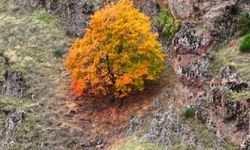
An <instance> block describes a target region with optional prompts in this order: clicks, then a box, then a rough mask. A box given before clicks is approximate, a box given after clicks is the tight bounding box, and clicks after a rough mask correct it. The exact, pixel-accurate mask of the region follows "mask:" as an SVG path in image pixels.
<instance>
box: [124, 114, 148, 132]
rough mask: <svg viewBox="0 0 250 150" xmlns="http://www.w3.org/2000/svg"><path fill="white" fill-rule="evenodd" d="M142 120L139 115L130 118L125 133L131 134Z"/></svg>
mask: <svg viewBox="0 0 250 150" xmlns="http://www.w3.org/2000/svg"><path fill="white" fill-rule="evenodd" d="M143 122H144V119H143V118H141V117H140V118H138V117H134V118H132V119H131V120H130V121H129V123H128V126H127V131H126V132H127V133H126V134H128V135H131V134H133V133H135V131H137V130H138V128H139V127H140V126H141V125H142V123H143Z"/></svg>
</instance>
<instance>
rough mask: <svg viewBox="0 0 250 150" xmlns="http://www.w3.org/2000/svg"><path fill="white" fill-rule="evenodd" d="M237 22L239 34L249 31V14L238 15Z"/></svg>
mask: <svg viewBox="0 0 250 150" xmlns="http://www.w3.org/2000/svg"><path fill="white" fill-rule="evenodd" d="M238 24H239V30H240V32H241V34H243V35H245V34H247V33H250V15H249V14H248V13H244V14H241V15H240V17H239V20H238Z"/></svg>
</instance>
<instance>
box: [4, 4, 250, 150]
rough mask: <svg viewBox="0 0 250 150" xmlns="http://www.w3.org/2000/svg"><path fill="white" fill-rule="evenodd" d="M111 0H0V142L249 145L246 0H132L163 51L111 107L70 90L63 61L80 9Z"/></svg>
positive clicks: (222, 148) (26, 145)
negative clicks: (152, 69) (151, 78)
mask: <svg viewBox="0 0 250 150" xmlns="http://www.w3.org/2000/svg"><path fill="white" fill-rule="evenodd" d="M114 1H115V2H116V0H113V1H112V0H92V1H91V0H75V1H70V0H53V1H50V0H15V1H14V0H13V1H12V0H8V1H7V0H0V45H1V46H0V90H1V91H2V92H1V94H0V150H2V149H3V150H12V149H16V150H23V149H24V150H25V149H32V150H33V149H34V150H36V149H46V150H47V149H51V150H52V149H58V150H64V149H65V150H68V149H77V150H78V149H83V150H85V149H86V150H95V149H107V150H109V149H114V150H135V149H143V150H144V149H147V150H158V149H159V150H163V149H170V150H189V149H190V150H193V149H197V150H203V149H204V150H208V149H213V150H238V149H242V150H249V149H250V133H249V132H250V124H249V123H250V120H249V119H250V88H249V86H250V75H249V74H250V71H249V70H250V67H249V65H250V53H242V52H240V50H239V47H240V45H241V42H242V40H243V35H242V34H241V33H240V28H239V26H240V25H239V18H240V16H241V15H242V14H245V13H249V12H250V1H248V0H134V3H135V7H137V8H138V9H139V10H140V11H141V12H143V13H145V14H146V15H148V16H150V18H151V20H152V24H153V29H152V30H153V31H155V32H159V35H160V36H159V37H160V38H159V41H161V43H162V50H163V51H164V52H165V53H167V54H168V55H169V56H170V57H169V58H168V59H167V60H166V66H165V71H164V73H163V75H162V77H161V79H160V81H158V82H156V83H149V84H148V85H147V87H146V88H145V90H144V91H143V92H140V93H135V94H134V95H130V96H128V97H127V98H126V99H125V100H124V104H123V105H122V106H119V107H118V105H117V104H113V105H109V104H108V103H105V104H99V103H95V102H91V101H88V100H83V98H81V97H77V96H75V95H74V94H73V93H72V92H71V91H70V89H69V88H68V87H69V84H70V77H69V74H68V73H67V72H66V71H65V68H64V64H63V62H64V60H65V57H66V55H67V52H68V49H69V47H70V44H71V42H72V41H73V40H74V39H75V38H76V37H80V38H82V37H83V36H84V34H85V28H86V27H88V26H89V19H90V16H91V15H92V14H93V13H94V12H95V11H97V10H99V9H101V8H102V7H103V6H105V5H106V4H108V3H110V2H114ZM168 12H169V13H168ZM162 16H163V17H164V16H167V17H168V18H170V20H171V19H172V21H170V23H169V22H167V23H169V24H174V25H175V28H173V29H172V30H170V31H171V32H170V31H169V32H168V31H167V33H165V32H166V30H163V29H162V25H161V24H160V23H159V22H160V21H159V19H161V18H162ZM249 28H250V26H249ZM170 35H172V36H170Z"/></svg>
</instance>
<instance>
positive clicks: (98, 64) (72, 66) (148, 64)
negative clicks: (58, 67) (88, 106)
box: [66, 0, 164, 98]
mask: <svg viewBox="0 0 250 150" xmlns="http://www.w3.org/2000/svg"><path fill="white" fill-rule="evenodd" d="M157 36H158V35H157V34H156V33H153V32H151V24H150V19H149V17H147V16H145V15H144V14H143V13H140V12H139V11H138V10H137V9H135V8H134V7H133V4H132V2H131V1H129V0H121V1H120V2H118V3H117V4H111V5H108V6H106V7H105V8H103V9H102V10H100V11H98V12H96V13H95V14H94V15H93V16H92V17H91V21H90V27H89V28H88V29H87V30H86V34H85V36H84V38H83V39H76V40H75V41H74V43H73V44H72V47H71V48H70V51H69V54H68V57H67V59H66V67H67V69H68V70H69V71H70V73H71V77H72V89H73V90H74V91H75V92H76V93H77V94H78V95H79V96H80V95H108V94H112V95H115V96H116V97H117V98H122V97H124V96H126V95H127V94H128V93H129V92H131V91H132V90H143V88H144V81H145V80H155V79H157V78H158V76H159V74H160V72H161V70H162V68H163V62H164V54H163V53H162V52H161V50H160V49H161V48H160V44H159V42H158V41H157Z"/></svg>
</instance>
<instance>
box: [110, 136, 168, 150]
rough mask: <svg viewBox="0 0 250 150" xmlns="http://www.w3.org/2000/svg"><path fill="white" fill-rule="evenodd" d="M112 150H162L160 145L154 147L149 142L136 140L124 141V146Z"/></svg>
mask: <svg viewBox="0 0 250 150" xmlns="http://www.w3.org/2000/svg"><path fill="white" fill-rule="evenodd" d="M113 150H164V147H163V146H161V145H156V144H153V143H150V142H145V141H142V140H140V139H138V138H133V139H132V140H128V141H126V142H125V143H124V144H122V145H121V146H119V147H118V148H114V149H113Z"/></svg>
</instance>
